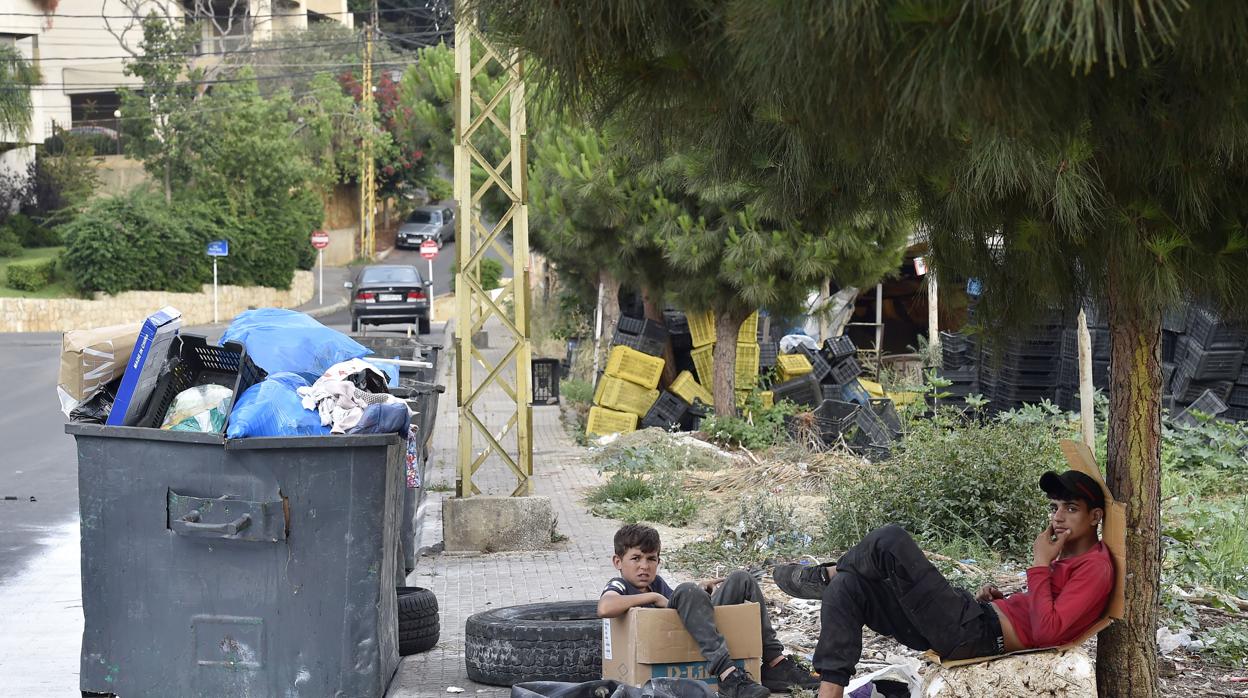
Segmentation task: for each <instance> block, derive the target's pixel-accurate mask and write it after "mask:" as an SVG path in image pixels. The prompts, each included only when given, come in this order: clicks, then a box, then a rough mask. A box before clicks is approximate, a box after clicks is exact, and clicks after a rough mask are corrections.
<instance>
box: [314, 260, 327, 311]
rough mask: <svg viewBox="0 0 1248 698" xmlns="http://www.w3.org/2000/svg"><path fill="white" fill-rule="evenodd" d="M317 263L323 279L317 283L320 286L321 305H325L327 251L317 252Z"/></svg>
mask: <svg viewBox="0 0 1248 698" xmlns="http://www.w3.org/2000/svg"><path fill="white" fill-rule="evenodd" d="M316 263H317V265H318V266H319V267H320V275H321V279H320V281H319V282H318V283H317V285H318V286H320V288H321V291H320V301H319V302H320V304H321V305H325V249H324V248H321V249H319V250H317V251H316Z"/></svg>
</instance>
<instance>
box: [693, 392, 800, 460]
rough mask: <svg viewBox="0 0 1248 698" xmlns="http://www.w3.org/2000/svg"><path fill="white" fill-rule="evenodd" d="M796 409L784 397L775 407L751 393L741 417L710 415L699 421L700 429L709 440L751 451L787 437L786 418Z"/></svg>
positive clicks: (777, 442)
mask: <svg viewBox="0 0 1248 698" xmlns="http://www.w3.org/2000/svg"><path fill="white" fill-rule="evenodd" d="M796 412H797V406H796V405H794V404H793V403H791V402H788V401H783V402H781V403H779V404H777V405H775V406H774V407H762V406H761V403H759V402H758V401H757V398H756V397H755V396H754V395H751V396H750V399H749V400H747V401H746V404H745V407H744V408H743V409H742V414H743V415H745V416H742V417H724V416H720V415H712V416H710V417H708V418H707V419H706V421H704V422H703V423H702V431H703V432H705V433H706V435H707V437H708V438H710V440H711V441H714V442H716V443H718V444H722V445H724V446H731V447H741V448H746V449H749V450H751V451H753V450H757V449H761V448H767V447H768V446H775V445H776V444H779V443H782V442H784V441H785V440H786V439H788V428H787V427H786V425H785V422H786V419H787V418H788V417H791V416H792V415H793V414H795V413H796Z"/></svg>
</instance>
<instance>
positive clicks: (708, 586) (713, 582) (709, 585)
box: [698, 577, 725, 594]
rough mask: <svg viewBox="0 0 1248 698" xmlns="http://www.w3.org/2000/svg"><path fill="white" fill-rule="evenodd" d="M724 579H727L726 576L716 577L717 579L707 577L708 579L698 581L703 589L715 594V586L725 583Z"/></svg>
mask: <svg viewBox="0 0 1248 698" xmlns="http://www.w3.org/2000/svg"><path fill="white" fill-rule="evenodd" d="M724 579H725V578H724V577H716V578H715V579H707V580H704V581H701V582H698V586H700V587H702V591H705V592H706V593H708V594H713V593H715V587H717V586H719V585H720V584H723V582H724Z"/></svg>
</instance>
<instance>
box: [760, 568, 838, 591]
mask: <svg viewBox="0 0 1248 698" xmlns="http://www.w3.org/2000/svg"><path fill="white" fill-rule="evenodd" d="M831 566H832V563H830V562H829V563H825V564H822V565H799V564H795V563H794V564H788V565H776V566H775V568H774V569H772V571H771V578H772V579H774V580H776V586H778V587H780V591H783V592H784V593H786V594H788V595H789V596H792V597H793V598H795V599H822V598H823V588H824V587H826V586H827V585H828V568H829V567H831Z"/></svg>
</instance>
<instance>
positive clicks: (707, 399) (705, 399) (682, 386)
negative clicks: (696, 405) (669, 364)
mask: <svg viewBox="0 0 1248 698" xmlns="http://www.w3.org/2000/svg"><path fill="white" fill-rule="evenodd" d="M669 390H671V391H672V392H673V393H676V395H677V396H678V397H680V399H681V400H684V401H685V402H687V403H689V404H690V405H692V404H693V402H694V401H695V400H701V401H702V404H704V405H713V404H715V398H714V397H712V396H711V391H709V390H707V389H706V388H704V387H702V384H701V383H699V382H698V380H697V379H696V378H694V377H693V374H692V373H690V372H688V371H681V372H680V375H678V376H676V380H674V381H672V385H671V387H670V388H669Z"/></svg>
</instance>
